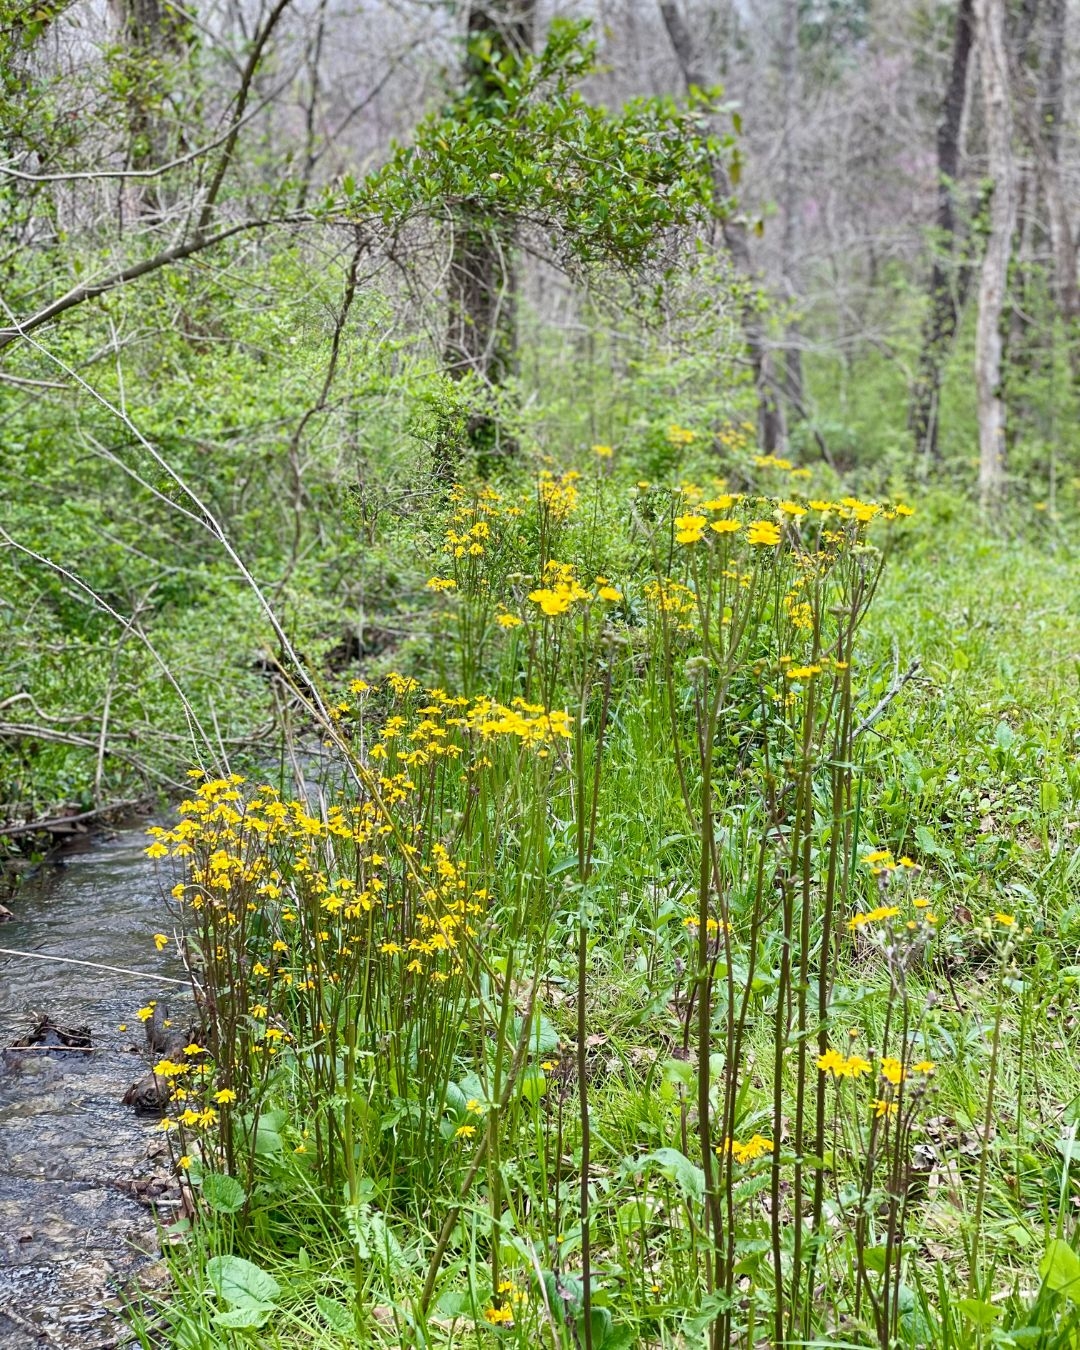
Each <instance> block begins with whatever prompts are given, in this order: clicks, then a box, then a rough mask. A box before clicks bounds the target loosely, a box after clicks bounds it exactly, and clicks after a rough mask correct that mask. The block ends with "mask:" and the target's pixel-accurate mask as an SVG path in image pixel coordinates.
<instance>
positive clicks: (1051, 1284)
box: [1039, 1238, 1080, 1303]
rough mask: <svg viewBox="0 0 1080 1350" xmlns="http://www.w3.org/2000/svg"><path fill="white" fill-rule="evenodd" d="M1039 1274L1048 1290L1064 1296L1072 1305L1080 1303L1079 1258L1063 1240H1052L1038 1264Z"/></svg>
mask: <svg viewBox="0 0 1080 1350" xmlns="http://www.w3.org/2000/svg"><path fill="white" fill-rule="evenodd" d="M1039 1274H1040V1275H1041V1276H1042V1277H1043V1280H1044V1281H1045V1283H1046V1287H1047V1288H1048V1289H1054V1290H1056V1291H1057V1292H1058V1293H1059V1294H1064V1295H1065V1297H1066V1298H1067V1299H1069V1300H1070V1301H1071V1302H1073V1303H1080V1256H1077V1254H1076V1253H1075V1252H1074V1251H1073V1249H1072V1248H1071V1247H1070V1246H1069V1244H1068V1243H1067V1242H1066V1241H1065V1240H1064V1238H1054V1239H1053V1240H1052V1241H1051V1242H1050V1244H1049V1245H1048V1246H1047V1248H1046V1253H1045V1255H1044V1256H1043V1259H1042V1260H1041V1261H1040V1262H1039Z"/></svg>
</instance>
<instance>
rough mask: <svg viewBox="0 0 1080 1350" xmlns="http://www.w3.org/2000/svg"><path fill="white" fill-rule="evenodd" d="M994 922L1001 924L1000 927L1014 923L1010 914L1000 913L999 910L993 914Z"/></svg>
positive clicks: (1007, 926) (1006, 926)
mask: <svg viewBox="0 0 1080 1350" xmlns="http://www.w3.org/2000/svg"><path fill="white" fill-rule="evenodd" d="M994 922H995V923H999V924H1001V926H1002V928H1011V927H1012V926H1013V924H1015V923H1016V919H1015V917H1014V916H1013V915H1012V914H1002V913H1001V911H1000V910H998V912H997V913H996V914H995V915H994Z"/></svg>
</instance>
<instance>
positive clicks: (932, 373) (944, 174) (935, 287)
mask: <svg viewBox="0 0 1080 1350" xmlns="http://www.w3.org/2000/svg"><path fill="white" fill-rule="evenodd" d="M972 3H973V0H960V4H959V7H958V9H957V12H956V28H955V31H954V34H953V48H952V60H951V62H950V64H949V82H948V84H947V85H946V88H945V99H944V102H943V104H942V109H941V122H940V123H939V125H938V132H937V171H938V189H937V218H936V222H935V224H936V227H937V238H936V239H935V241H934V264H933V268H932V270H931V274H930V309H929V312H928V314H927V316H926V322H925V324H924V325H923V342H922V353H921V355H920V358H919V374H918V378H917V379H916V382H915V388H914V390H913V391H912V396H911V410H910V414H909V419H908V420H909V424H910V426H911V431H912V434H913V436H914V439H915V450H916V453H917V454H921V455H924V456H926V457H928V459H930V460H931V461H935V462H936V461H937V460H938V459H939V458H940V450H939V446H938V400H939V398H940V395H941V369H942V366H943V365H944V362H945V357H946V355H947V354H948V351H949V348H950V347H951V346H952V342H953V338H954V337H955V336H956V327H957V324H958V322H959V317H960V290H961V288H960V287H959V285H958V281H957V275H956V263H957V257H958V252H959V249H958V244H959V233H960V231H959V223H958V221H957V219H956V183H957V178H958V176H959V171H960V125H961V121H962V119H963V115H964V99H965V96H966V92H967V81H968V68H969V66H970V64H971V45H972V35H973V31H974V30H973V19H972ZM965 289H966V288H965Z"/></svg>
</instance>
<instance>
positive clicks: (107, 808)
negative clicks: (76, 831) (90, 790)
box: [0, 797, 144, 835]
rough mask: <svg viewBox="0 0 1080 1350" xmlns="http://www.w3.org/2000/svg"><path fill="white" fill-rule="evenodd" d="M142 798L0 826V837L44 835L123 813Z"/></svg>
mask: <svg viewBox="0 0 1080 1350" xmlns="http://www.w3.org/2000/svg"><path fill="white" fill-rule="evenodd" d="M143 800H144V798H142V797H129V798H128V799H127V800H126V801H122V802H107V803H106V804H105V805H104V806H95V807H94V809H93V810H92V811H80V812H79V813H78V815H74V816H52V817H48V816H46V817H44V818H43V819H41V820H27V821H24V822H23V823H22V824H18V825H16V824H14V823H12V824H11V825H0V835H15V834H37V833H45V832H46V831H48V830H51V829H53V828H54V827H55V826H57V825H77V824H78V823H79V821H82V820H94V819H96V818H97V817H98V816H106V815H109V814H110V813H111V812H113V811H123V810H124V809H125V808H127V807H129V806H138V805H140V803H141V802H142V801H143Z"/></svg>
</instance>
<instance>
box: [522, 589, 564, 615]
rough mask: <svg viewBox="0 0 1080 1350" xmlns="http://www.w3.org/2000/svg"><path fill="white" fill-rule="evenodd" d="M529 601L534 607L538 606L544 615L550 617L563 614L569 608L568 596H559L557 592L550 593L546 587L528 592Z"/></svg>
mask: <svg viewBox="0 0 1080 1350" xmlns="http://www.w3.org/2000/svg"><path fill="white" fill-rule="evenodd" d="M529 599H530V600H531V601H532V602H533V604H534V605H539V606H540V608H541V609H542V610H543V612H544V613H545V614H548V615H551V616H554V615H556V614H565V613H566V611H567V610H568V609H569V608H570V599H569V596H568V595H560V594H559V592H558V591H551V590H548V589H547V588H546V587H543V588H541V589H539V590H535V591H530V592H529Z"/></svg>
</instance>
